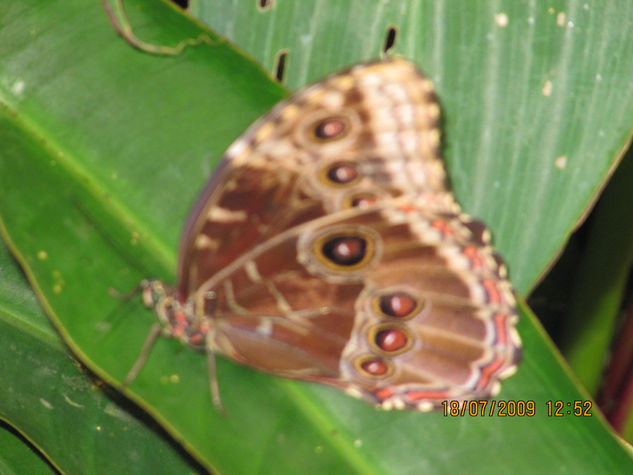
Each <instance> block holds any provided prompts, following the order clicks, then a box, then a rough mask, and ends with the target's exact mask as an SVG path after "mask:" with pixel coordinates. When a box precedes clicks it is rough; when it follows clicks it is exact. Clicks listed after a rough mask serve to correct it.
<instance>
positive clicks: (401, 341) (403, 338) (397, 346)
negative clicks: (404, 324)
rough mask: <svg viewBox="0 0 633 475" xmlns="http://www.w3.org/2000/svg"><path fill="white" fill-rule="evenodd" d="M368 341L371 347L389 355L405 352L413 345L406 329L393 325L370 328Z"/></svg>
mask: <svg viewBox="0 0 633 475" xmlns="http://www.w3.org/2000/svg"><path fill="white" fill-rule="evenodd" d="M369 339H370V341H371V343H372V345H373V346H375V347H376V348H377V349H379V350H380V351H384V352H385V353H389V354H390V355H394V354H400V353H403V352H405V351H407V350H408V349H409V348H411V345H412V343H413V340H412V339H411V338H410V337H409V335H408V332H407V330H406V329H404V328H401V327H397V326H394V325H379V326H376V327H374V328H372V329H371V330H370V332H369Z"/></svg>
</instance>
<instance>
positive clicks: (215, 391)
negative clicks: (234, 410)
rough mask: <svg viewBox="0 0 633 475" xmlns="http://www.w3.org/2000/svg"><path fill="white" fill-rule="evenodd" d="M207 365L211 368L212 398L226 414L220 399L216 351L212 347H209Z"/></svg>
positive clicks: (216, 406) (215, 404)
mask: <svg viewBox="0 0 633 475" xmlns="http://www.w3.org/2000/svg"><path fill="white" fill-rule="evenodd" d="M207 365H208V368H209V386H210V388H211V400H212V401H213V405H214V406H215V408H216V409H217V411H218V412H219V413H220V414H222V415H223V416H226V415H227V413H226V411H225V410H224V407H223V406H222V399H220V386H219V384H218V371H217V365H216V364H215V352H214V351H213V350H211V349H210V348H207Z"/></svg>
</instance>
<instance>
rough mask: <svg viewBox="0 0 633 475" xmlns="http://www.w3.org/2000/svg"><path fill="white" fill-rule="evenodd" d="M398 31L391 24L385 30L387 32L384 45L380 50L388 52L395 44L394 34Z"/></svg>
mask: <svg viewBox="0 0 633 475" xmlns="http://www.w3.org/2000/svg"><path fill="white" fill-rule="evenodd" d="M397 33H398V31H397V30H396V28H395V27H393V26H391V27H389V29H388V30H387V34H386V35H385V46H383V48H382V50H383V51H384V52H385V53H388V52H389V51H390V50H391V49H392V48H393V47H394V45H395V44H396V34H397Z"/></svg>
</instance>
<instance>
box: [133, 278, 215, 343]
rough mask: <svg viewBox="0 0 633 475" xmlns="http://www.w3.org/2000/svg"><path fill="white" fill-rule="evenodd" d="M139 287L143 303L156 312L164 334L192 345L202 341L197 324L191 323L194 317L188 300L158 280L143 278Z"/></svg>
mask: <svg viewBox="0 0 633 475" xmlns="http://www.w3.org/2000/svg"><path fill="white" fill-rule="evenodd" d="M141 289H142V290H141V292H142V298H143V304H144V305H145V306H146V307H147V308H150V309H152V310H154V312H156V315H158V319H159V321H160V323H161V326H162V327H163V333H164V334H166V335H169V336H172V337H174V338H178V339H180V340H182V341H183V342H185V343H188V344H191V345H194V346H195V345H197V344H200V343H202V342H203V341H204V335H202V334H200V329H199V328H198V326H199V325H192V324H193V323H194V322H195V321H196V319H195V317H194V312H193V308H192V303H191V302H190V301H182V300H181V299H179V298H178V295H177V291H176V290H175V289H174V288H172V287H169V286H166V285H165V284H163V283H162V282H161V281H159V280H145V281H143V282H141ZM194 327H195V328H194Z"/></svg>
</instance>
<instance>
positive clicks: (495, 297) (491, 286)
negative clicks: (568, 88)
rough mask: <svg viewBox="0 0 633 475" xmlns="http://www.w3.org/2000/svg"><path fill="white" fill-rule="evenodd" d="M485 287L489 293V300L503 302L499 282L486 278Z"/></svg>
mask: <svg viewBox="0 0 633 475" xmlns="http://www.w3.org/2000/svg"><path fill="white" fill-rule="evenodd" d="M483 286H484V289H485V290H486V294H487V295H488V300H489V301H490V302H491V303H496V304H500V303H501V293H500V292H499V289H498V288H497V284H496V283H495V282H494V281H493V280H490V279H486V280H484V281H483Z"/></svg>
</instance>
